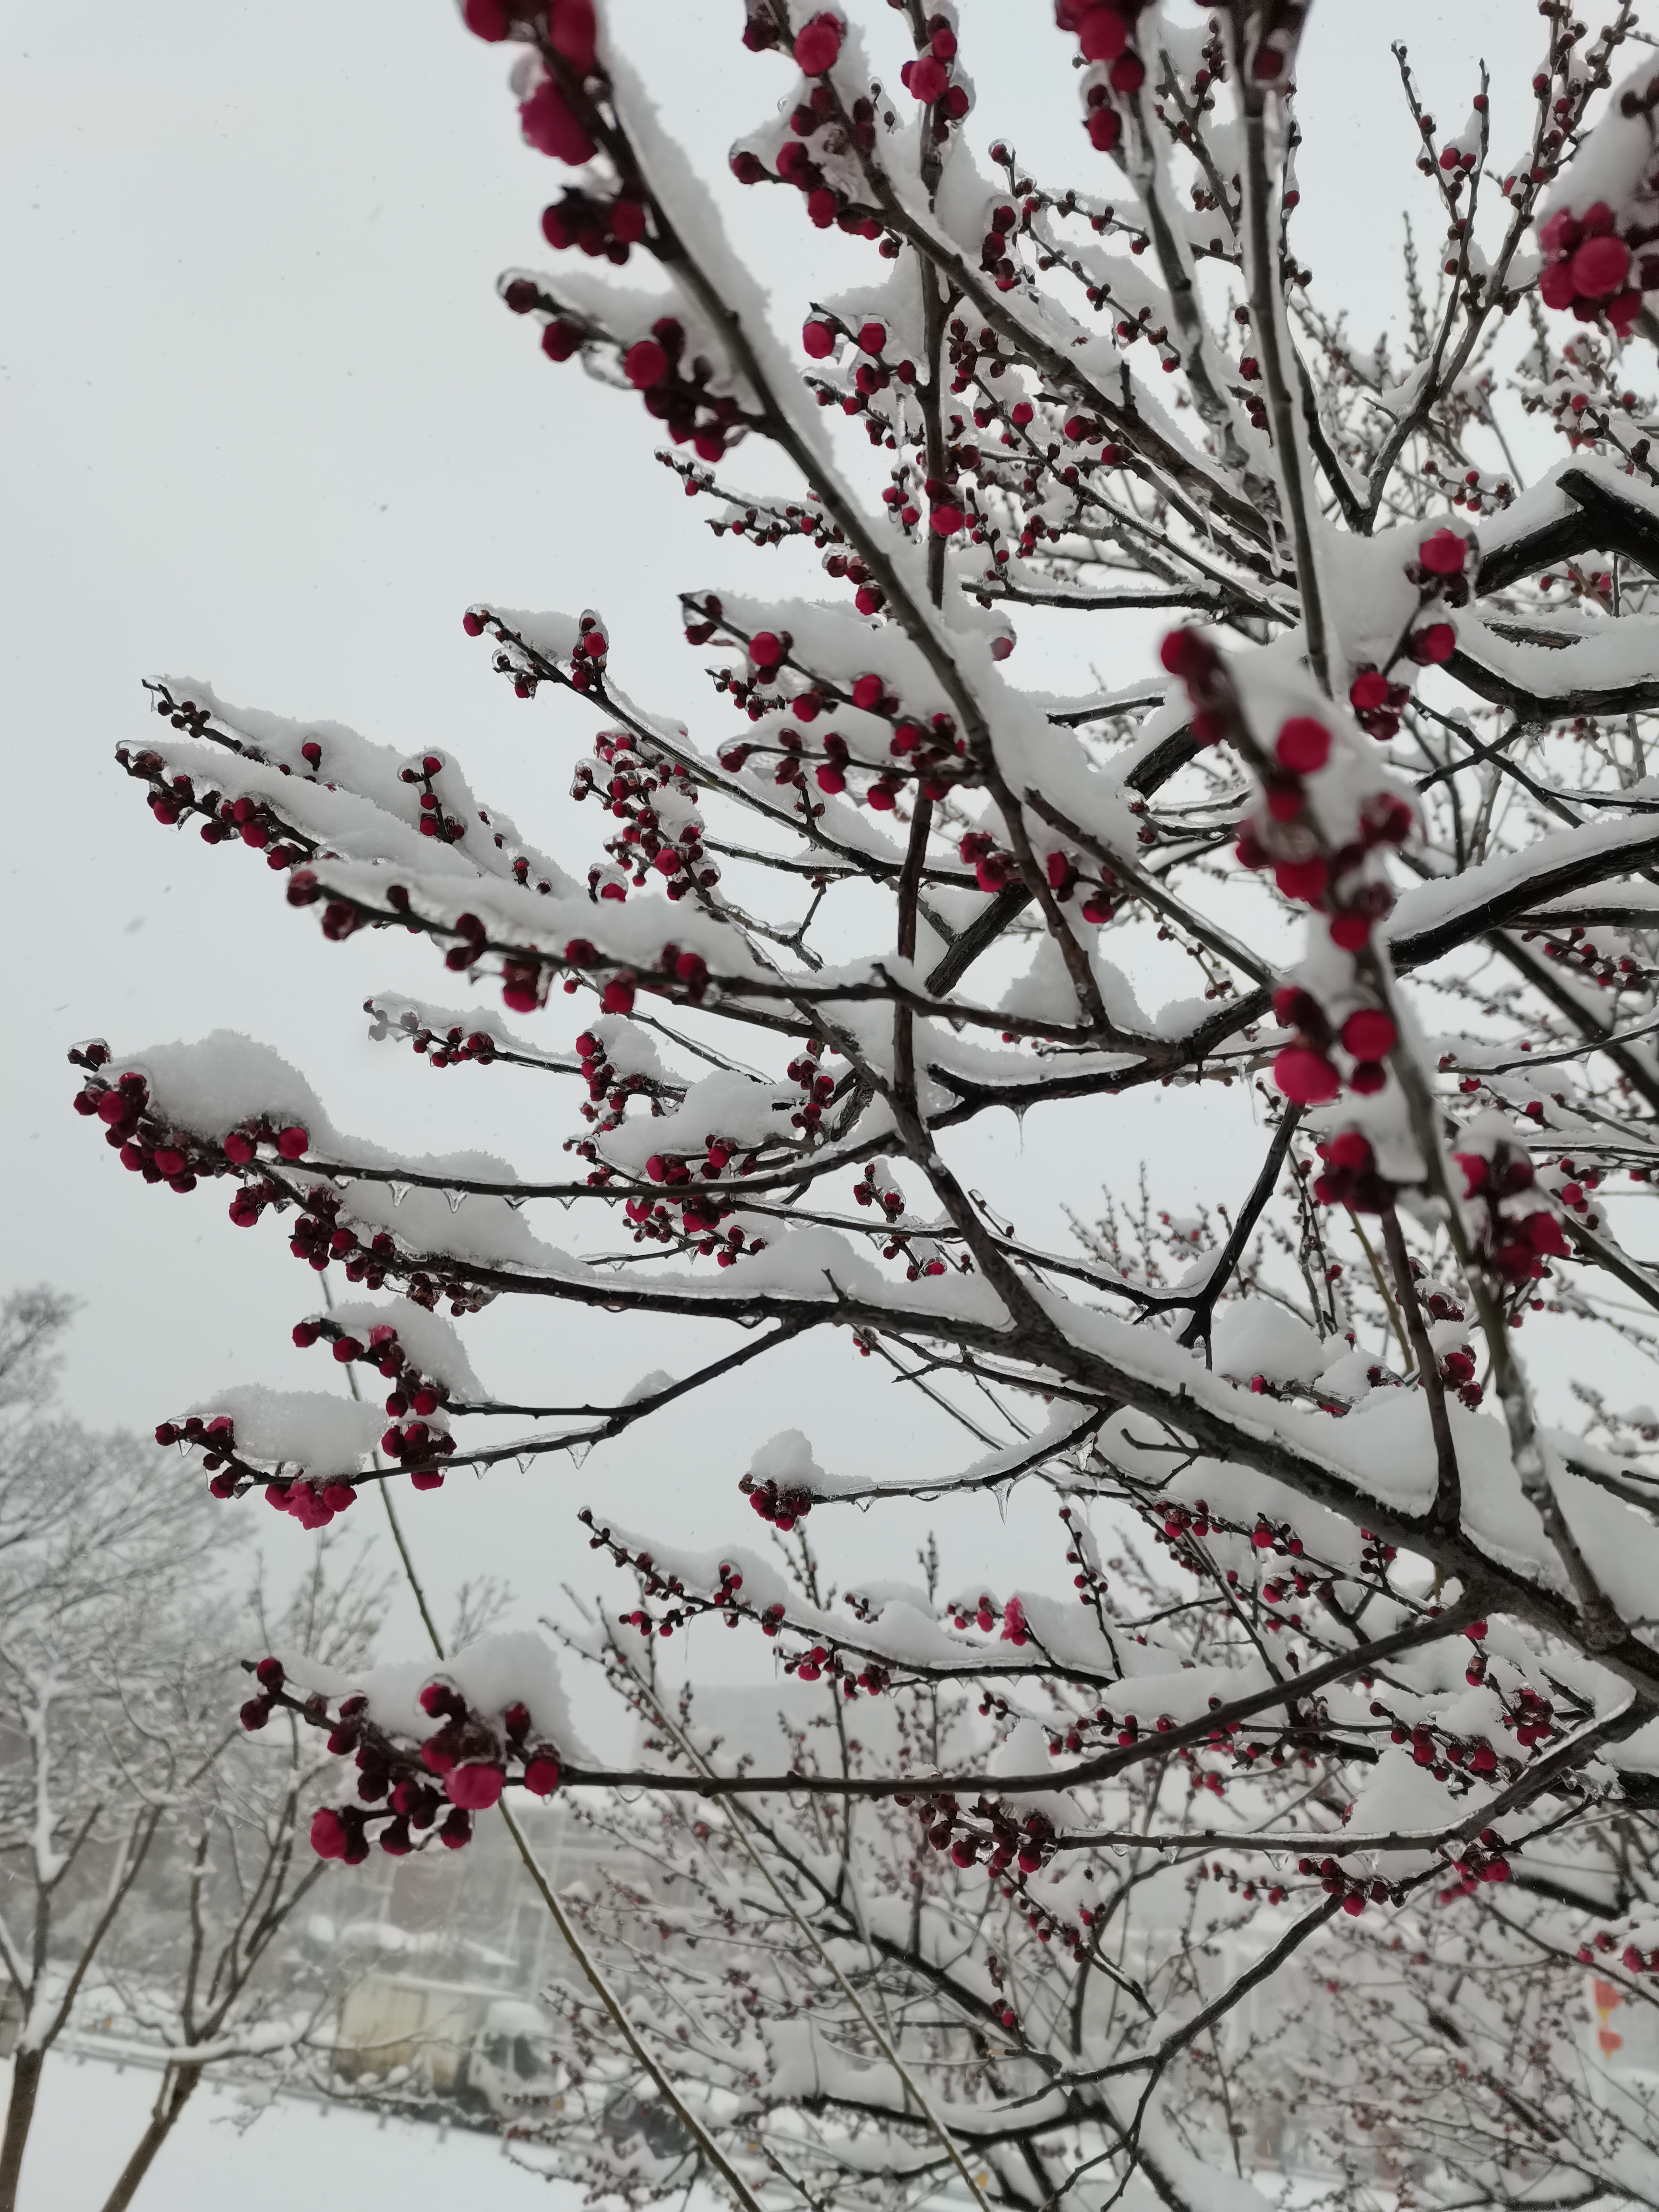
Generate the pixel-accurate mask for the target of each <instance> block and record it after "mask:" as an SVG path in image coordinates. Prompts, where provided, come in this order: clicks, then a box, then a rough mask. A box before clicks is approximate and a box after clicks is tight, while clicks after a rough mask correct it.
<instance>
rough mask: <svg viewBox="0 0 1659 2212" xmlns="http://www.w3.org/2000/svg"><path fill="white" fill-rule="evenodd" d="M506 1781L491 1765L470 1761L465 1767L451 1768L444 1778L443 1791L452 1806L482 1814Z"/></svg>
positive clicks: (483, 1761)
mask: <svg viewBox="0 0 1659 2212" xmlns="http://www.w3.org/2000/svg"><path fill="white" fill-rule="evenodd" d="M506 1779H507V1777H506V1775H505V1773H504V1772H503V1771H502V1770H501V1768H500V1767H499V1766H496V1765H494V1764H493V1763H491V1762H488V1761H485V1760H483V1759H477V1760H471V1761H469V1762H468V1764H467V1765H465V1766H456V1767H452V1768H451V1770H450V1771H449V1772H448V1773H447V1775H446V1776H445V1778H444V1790H445V1791H446V1793H447V1796H448V1798H449V1802H450V1803H451V1804H452V1805H460V1806H463V1807H465V1809H466V1811H468V1812H469V1813H483V1812H486V1811H488V1809H489V1807H490V1806H492V1805H493V1804H494V1803H495V1801H496V1799H497V1798H498V1797H499V1796H501V1784H503V1783H504V1782H505V1781H506Z"/></svg>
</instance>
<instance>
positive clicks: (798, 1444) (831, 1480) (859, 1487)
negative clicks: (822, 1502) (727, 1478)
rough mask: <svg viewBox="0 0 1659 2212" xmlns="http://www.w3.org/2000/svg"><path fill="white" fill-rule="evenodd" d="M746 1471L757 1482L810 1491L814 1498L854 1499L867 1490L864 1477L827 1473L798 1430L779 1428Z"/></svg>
mask: <svg viewBox="0 0 1659 2212" xmlns="http://www.w3.org/2000/svg"><path fill="white" fill-rule="evenodd" d="M749 1472H750V1474H751V1475H752V1476H753V1478H754V1480H756V1481H757V1482H775V1483H777V1484H778V1485H779V1486H780V1487H781V1488H784V1489H791V1488H799V1489H802V1490H810V1491H811V1492H812V1494H813V1496H814V1497H816V1498H856V1497H857V1496H858V1495H859V1494H860V1492H863V1491H866V1490H868V1489H869V1487H870V1478H869V1477H868V1475H863V1474H829V1473H827V1472H826V1471H825V1469H824V1468H821V1467H820V1466H819V1465H818V1463H817V1459H816V1458H815V1457H814V1456H813V1453H812V1447H811V1444H810V1443H808V1441H807V1439H806V1438H805V1437H804V1436H803V1435H802V1434H801V1432H800V1431H799V1429H780V1430H779V1431H778V1433H777V1435H776V1436H775V1437H772V1438H771V1439H770V1441H769V1442H768V1443H763V1445H762V1446H761V1448H760V1449H759V1450H758V1451H757V1453H756V1454H755V1456H754V1457H753V1459H751V1460H750V1462H749Z"/></svg>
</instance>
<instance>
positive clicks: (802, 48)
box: [795, 9, 847, 76]
mask: <svg viewBox="0 0 1659 2212" xmlns="http://www.w3.org/2000/svg"><path fill="white" fill-rule="evenodd" d="M846 35H847V26H846V25H845V24H844V23H843V22H842V20H841V17H840V16H839V15H831V14H830V13H829V11H828V9H825V11H824V12H823V14H822V15H814V16H813V17H812V18H811V21H809V22H807V23H805V24H804V25H803V26H802V27H801V28H800V29H799V31H798V32H797V33H795V66H796V68H797V69H798V70H799V71H800V73H801V75H802V76H823V75H825V73H826V72H827V71H828V70H832V69H834V67H835V65H836V57H837V56H838V55H839V53H840V52H841V42H842V40H843V39H844V38H845V37H846Z"/></svg>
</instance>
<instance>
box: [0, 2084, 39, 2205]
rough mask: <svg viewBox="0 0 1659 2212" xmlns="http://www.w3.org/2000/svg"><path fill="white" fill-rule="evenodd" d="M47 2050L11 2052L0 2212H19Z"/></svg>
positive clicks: (0, 2145)
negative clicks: (21, 2181) (20, 2183)
mask: <svg viewBox="0 0 1659 2212" xmlns="http://www.w3.org/2000/svg"><path fill="white" fill-rule="evenodd" d="M45 2064H46V2053H45V2051H27V2050H24V2049H22V2048H21V2047H20V2048H19V2049H18V2050H17V2051H14V2053H13V2054H12V2062H11V2095H10V2097H9V2100H7V2104H6V2131H5V2134H4V2135H3V2136H0V2212H17V2184H18V2181H19V2179H21V2174H22V2171H23V2152H24V2149H25V2148H26V2147H27V2143H28V2139H29V2129H30V2127H31V2125H32V2124H33V2119H34V2103H35V2099H36V2097H37V2096H38V2095H39V2093H40V2069H41V2068H42V2067H43V2066H44V2065H45Z"/></svg>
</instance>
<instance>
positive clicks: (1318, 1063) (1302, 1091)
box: [1273, 1044, 1342, 1106]
mask: <svg viewBox="0 0 1659 2212" xmlns="http://www.w3.org/2000/svg"><path fill="white" fill-rule="evenodd" d="M1273 1081H1274V1082H1275V1083H1276V1084H1277V1085H1279V1089H1280V1091H1283V1092H1284V1094H1285V1097H1286V1098H1288V1099H1290V1100H1291V1103H1293V1104H1295V1105H1297V1106H1323V1105H1326V1104H1328V1103H1329V1101H1330V1100H1331V1099H1333V1098H1334V1097H1336V1095H1337V1093H1338V1092H1339V1091H1340V1090H1341V1088H1342V1083H1341V1079H1340V1077H1339V1076H1338V1074H1337V1072H1336V1070H1335V1069H1334V1067H1333V1066H1331V1063H1330V1062H1329V1060H1327V1059H1326V1057H1325V1055H1324V1054H1323V1053H1320V1052H1310V1050H1309V1049H1308V1048H1307V1047H1306V1046H1305V1045H1295V1044H1291V1045H1286V1046H1285V1049H1284V1051H1283V1052H1281V1053H1280V1054H1278V1056H1277V1057H1276V1058H1275V1060H1274V1061H1273Z"/></svg>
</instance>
